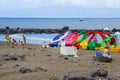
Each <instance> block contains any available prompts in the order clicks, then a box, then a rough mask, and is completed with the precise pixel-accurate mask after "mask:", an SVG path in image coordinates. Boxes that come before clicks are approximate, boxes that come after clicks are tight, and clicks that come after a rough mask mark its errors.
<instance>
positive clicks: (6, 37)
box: [5, 34, 10, 45]
mask: <svg viewBox="0 0 120 80" xmlns="http://www.w3.org/2000/svg"><path fill="white" fill-rule="evenodd" d="M5 39H6V44H7V45H9V43H10V37H9V35H8V34H6V35H5Z"/></svg>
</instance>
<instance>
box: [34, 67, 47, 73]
mask: <svg viewBox="0 0 120 80" xmlns="http://www.w3.org/2000/svg"><path fill="white" fill-rule="evenodd" d="M33 71H34V72H36V71H43V72H47V71H48V70H47V69H44V68H42V67H36V68H35V69H33Z"/></svg>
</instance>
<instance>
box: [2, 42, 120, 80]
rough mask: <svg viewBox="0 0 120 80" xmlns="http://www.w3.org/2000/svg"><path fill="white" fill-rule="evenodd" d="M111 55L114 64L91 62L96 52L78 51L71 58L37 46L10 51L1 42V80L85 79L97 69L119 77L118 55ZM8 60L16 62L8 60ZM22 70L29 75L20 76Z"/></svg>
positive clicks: (119, 55)
mask: <svg viewBox="0 0 120 80" xmlns="http://www.w3.org/2000/svg"><path fill="white" fill-rule="evenodd" d="M110 54H111V56H112V58H113V61H112V62H111V63H103V62H98V61H94V60H93V56H94V55H95V51H89V50H78V56H79V57H71V56H63V55H61V54H60V48H59V47H57V48H41V47H40V45H31V44H27V45H26V48H25V49H23V48H22V46H20V47H17V46H16V47H15V48H12V47H11V46H7V45H6V44H5V43H1V42H0V80H49V79H50V78H52V77H59V76H60V77H61V76H64V75H66V74H69V73H74V74H77V75H85V74H86V73H88V72H91V71H94V70H97V69H100V68H102V69H105V70H107V71H108V72H109V74H111V75H120V70H119V67H120V54H117V53H110ZM8 56H16V58H17V59H14V60H9V59H8ZM20 56H24V58H21V57H20ZM23 67H24V68H29V69H31V70H32V72H29V73H20V71H19V70H20V69H21V68H23Z"/></svg>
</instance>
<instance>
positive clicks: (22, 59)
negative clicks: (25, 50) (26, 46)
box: [18, 54, 26, 61]
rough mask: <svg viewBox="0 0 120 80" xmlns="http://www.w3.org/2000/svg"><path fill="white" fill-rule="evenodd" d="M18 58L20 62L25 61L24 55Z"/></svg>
mask: <svg viewBox="0 0 120 80" xmlns="http://www.w3.org/2000/svg"><path fill="white" fill-rule="evenodd" d="M18 57H19V58H20V60H21V61H25V57H26V55H25V54H23V55H19V56H18Z"/></svg>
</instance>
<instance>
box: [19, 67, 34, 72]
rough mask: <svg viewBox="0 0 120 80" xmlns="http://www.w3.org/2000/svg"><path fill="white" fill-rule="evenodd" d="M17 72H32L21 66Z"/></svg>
mask: <svg viewBox="0 0 120 80" xmlns="http://www.w3.org/2000/svg"><path fill="white" fill-rule="evenodd" d="M19 72H20V73H30V72H32V70H31V69H29V68H21V69H20V70H19Z"/></svg>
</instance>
